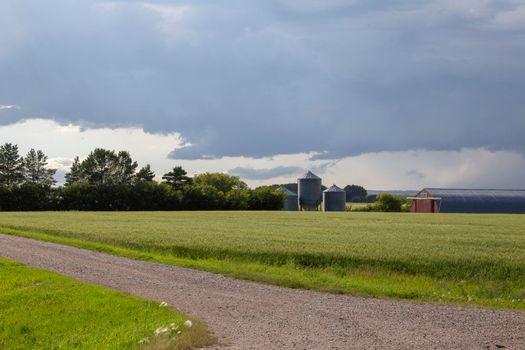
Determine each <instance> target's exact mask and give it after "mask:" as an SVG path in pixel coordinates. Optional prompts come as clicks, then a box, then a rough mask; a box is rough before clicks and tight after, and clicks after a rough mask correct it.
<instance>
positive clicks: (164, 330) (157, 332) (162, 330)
mask: <svg viewBox="0 0 525 350" xmlns="http://www.w3.org/2000/svg"><path fill="white" fill-rule="evenodd" d="M169 331H170V329H169V328H168V327H160V328H157V329H155V335H156V336H159V335H161V334H164V333H168V332H169Z"/></svg>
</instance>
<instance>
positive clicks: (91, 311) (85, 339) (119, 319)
mask: <svg viewBox="0 0 525 350" xmlns="http://www.w3.org/2000/svg"><path fill="white" fill-rule="evenodd" d="M186 319H187V318H186V317H185V316H184V315H182V314H179V313H177V312H175V310H173V309H171V308H168V307H164V308H161V307H159V303H157V302H151V301H145V300H141V299H138V298H135V297H132V296H129V295H126V294H123V293H119V292H116V291H112V290H109V289H105V288H102V287H98V286H93V285H89V284H85V283H81V282H79V281H76V280H74V279H71V278H67V277H64V276H61V275H57V274H54V273H50V272H47V271H42V270H39V269H34V268H29V267H27V266H24V265H21V264H18V263H15V262H12V261H9V260H6V259H3V258H0V349H13V350H14V349H45V350H52V349H134V348H135V349H186V348H190V347H191V346H193V345H205V344H209V343H210V342H211V338H209V336H208V334H207V330H206V327H205V326H203V325H202V324H200V323H195V322H194V325H193V326H192V327H191V328H186V327H184V326H183V323H184V322H185V320H186ZM172 323H175V324H176V325H177V326H178V329H180V330H181V333H180V334H176V331H174V332H171V334H163V335H162V336H160V337H156V336H154V331H155V330H156V329H157V328H159V327H165V326H168V325H170V324H172ZM173 328H175V326H173ZM144 339H148V340H147V341H146V340H144ZM141 340H142V343H141V344H139V342H141Z"/></svg>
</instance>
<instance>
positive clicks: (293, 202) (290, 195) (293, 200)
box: [279, 186, 299, 211]
mask: <svg viewBox="0 0 525 350" xmlns="http://www.w3.org/2000/svg"><path fill="white" fill-rule="evenodd" d="M279 190H280V191H283V192H284V193H285V194H286V198H285V199H284V201H283V209H282V210H285V211H298V210H299V201H298V198H297V194H295V193H294V192H292V191H290V190H289V189H287V188H286V187H284V186H281V187H279Z"/></svg>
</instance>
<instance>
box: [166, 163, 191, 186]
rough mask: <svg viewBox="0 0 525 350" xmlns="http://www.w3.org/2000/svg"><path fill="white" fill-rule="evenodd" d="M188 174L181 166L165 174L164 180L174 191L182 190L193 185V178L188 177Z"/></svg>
mask: <svg viewBox="0 0 525 350" xmlns="http://www.w3.org/2000/svg"><path fill="white" fill-rule="evenodd" d="M187 174H188V173H187V172H186V170H184V169H182V167H181V166H176V167H174V168H173V169H172V170H171V171H170V172H169V173H166V174H164V176H163V177H162V179H163V180H165V181H166V183H168V184H170V185H171V186H172V187H173V188H174V189H176V190H180V189H181V188H182V187H184V186H185V185H189V184H191V183H192V180H191V177H189V176H186V175H187Z"/></svg>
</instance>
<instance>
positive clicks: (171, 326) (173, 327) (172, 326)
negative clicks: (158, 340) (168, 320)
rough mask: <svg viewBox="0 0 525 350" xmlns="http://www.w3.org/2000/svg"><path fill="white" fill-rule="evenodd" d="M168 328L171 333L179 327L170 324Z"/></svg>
mask: <svg viewBox="0 0 525 350" xmlns="http://www.w3.org/2000/svg"><path fill="white" fill-rule="evenodd" d="M169 327H170V329H171V330H172V331H175V330H177V329H179V326H177V324H176V323H172V324H170V325H169Z"/></svg>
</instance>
